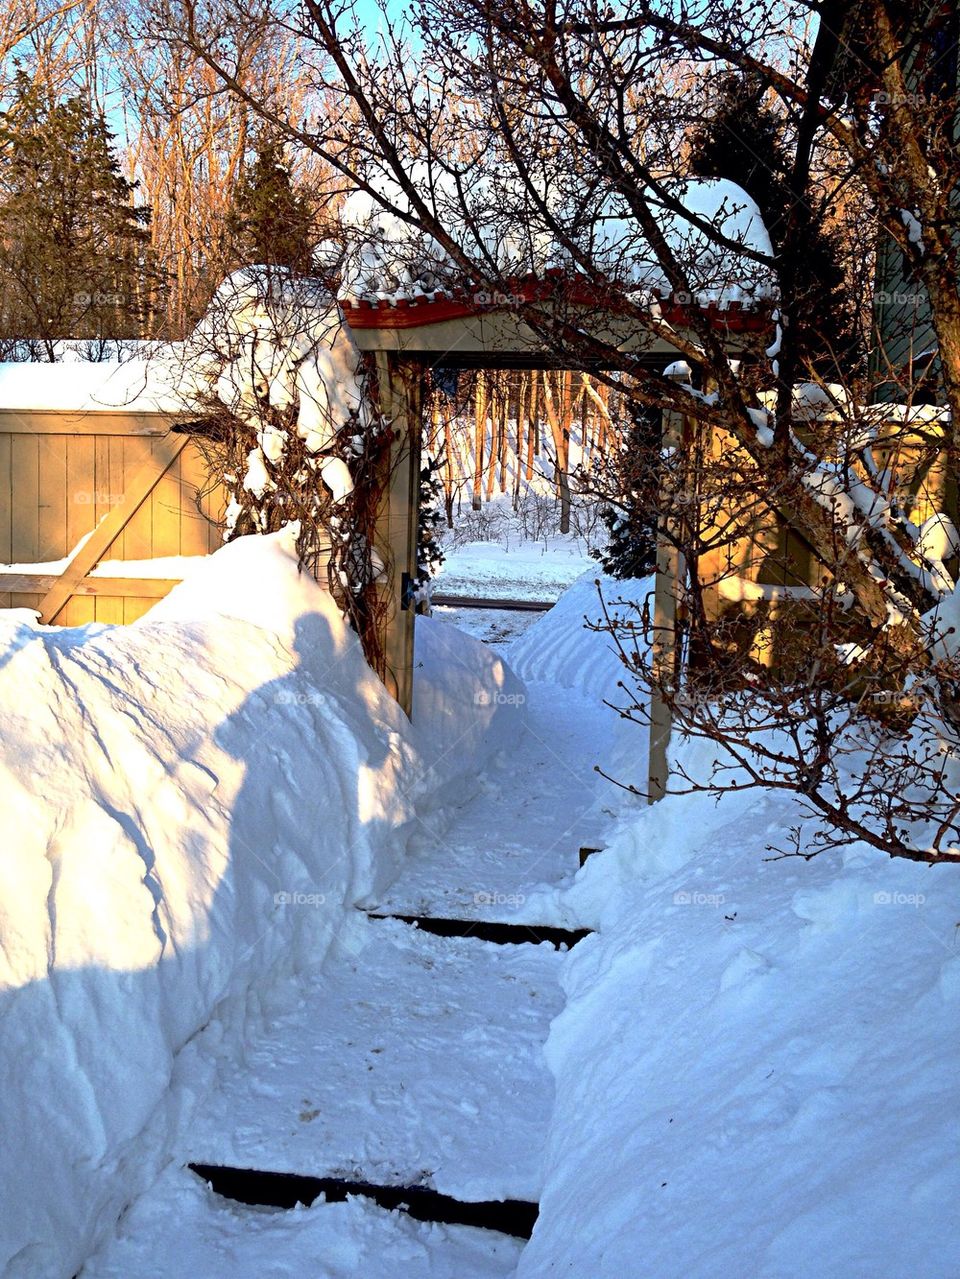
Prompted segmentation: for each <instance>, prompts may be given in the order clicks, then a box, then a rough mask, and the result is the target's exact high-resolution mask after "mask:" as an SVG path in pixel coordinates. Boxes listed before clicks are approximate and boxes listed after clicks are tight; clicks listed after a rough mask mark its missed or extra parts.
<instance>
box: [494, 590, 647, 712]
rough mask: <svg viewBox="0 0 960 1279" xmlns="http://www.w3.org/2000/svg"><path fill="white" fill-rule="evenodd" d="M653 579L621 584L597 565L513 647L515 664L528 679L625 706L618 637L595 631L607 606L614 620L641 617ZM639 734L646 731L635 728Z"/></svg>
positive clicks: (511, 655) (624, 673) (624, 675)
mask: <svg viewBox="0 0 960 1279" xmlns="http://www.w3.org/2000/svg"><path fill="white" fill-rule="evenodd" d="M652 593H653V578H652V577H645V578H642V579H639V580H629V581H623V582H618V581H617V580H616V579H615V578H612V577H607V576H605V575H604V574H603V573H600V572H599V571H598V570H597V569H596V568H594V569H590V570H588V571H587V572H586V573H584V574H583V575H582V576H581V577H579V578H578V579H577V580H576V581H575V582H574V583H573V585H572V586H571V587H570V588H569V589H568V590H566V591H564V593H563V594H562V595H561V596H560V598H559V600H558V601H557V603H556V604H555V605H554V607H553V608H552V609H551V610H550V612H549V613H547V614H545V615H544V617H543V618H542V619H541V620H540V621H539V622H537V624H536V625H535V626H531V627H529V628H528V629H527V630H526V631H525V632H524V633H523V635H521V636H520V638H519V639H518V640H516V641H515V642H514V643H513V644H511V646H510V652H509V661H510V666H511V667H512V669H513V670H515V671H516V673H517V674H518V675H519V676H520V678H521V679H523V680H536V681H539V682H549V683H551V684H559V685H560V687H561V688H569V689H576V690H577V691H579V692H581V693H584V694H586V696H588V697H592V698H596V699H597V700H598V701H611V702H614V703H615V704H620V705H622V704H623V703H624V701H625V700H626V699H625V697H624V694H623V692H622V690H620V689H619V688H618V684H619V682H620V681H621V680H624V681H625V682H627V684H628V687H630V685H629V674H628V672H627V671H626V669H625V667H624V665H623V662H622V661H621V659H620V654H619V652H618V651H617V647H616V644H615V643H614V640H613V637H612V636H610V635H608V634H606V633H603V632H597V631H595V630H592V629H591V626H592V625H596V624H597V623H600V622H602V621H603V617H604V611H603V610H604V605H605V606H606V608H607V611H608V613H609V615H610V617H611V618H613V617H621V618H625V619H627V620H632V621H638V620H639V618H640V611H639V610H641V609H642V608H643V605H644V602H645V601H646V599H647V598H648V596H649V597H651V599H652ZM631 731H632V732H634V733H635V734H636V735H637V736H643V731H642V730H641V729H640V728H638V727H636V726H634V727H633V729H632V730H631Z"/></svg>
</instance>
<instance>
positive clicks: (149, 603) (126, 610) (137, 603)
mask: <svg viewBox="0 0 960 1279" xmlns="http://www.w3.org/2000/svg"><path fill="white" fill-rule="evenodd" d="M155 602H156V601H155V600H151V599H144V598H143V597H142V596H140V597H139V598H136V599H133V598H131V599H125V600H124V601H123V621H124V624H125V625H127V626H129V625H130V623H131V622H136V621H139V619H140V618H141V617H143V615H144V613H149V612H150V610H151V608H153V606H154V604H155Z"/></svg>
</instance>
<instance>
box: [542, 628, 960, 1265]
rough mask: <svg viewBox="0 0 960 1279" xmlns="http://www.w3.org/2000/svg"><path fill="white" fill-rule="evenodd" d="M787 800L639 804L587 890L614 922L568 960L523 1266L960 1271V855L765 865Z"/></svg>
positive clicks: (596, 917) (785, 819)
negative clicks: (541, 1182) (945, 863)
mask: <svg viewBox="0 0 960 1279" xmlns="http://www.w3.org/2000/svg"><path fill="white" fill-rule="evenodd" d="M525 638H526V637H525ZM684 749H685V750H687V751H688V752H690V751H693V749H694V748H693V747H689V748H684ZM700 762H701V763H703V761H700ZM791 804H792V801H791V800H788V799H784V798H781V797H776V798H764V797H759V796H752V797H751V796H747V795H738V796H729V797H726V798H725V799H723V800H722V801H721V802H720V803H719V804H715V803H714V802H713V801H712V800H710V799H709V798H706V797H675V798H670V799H667V800H664V801H663V802H662V803H660V804H658V805H656V806H655V807H653V808H650V809H646V810H642V811H638V812H633V813H630V814H629V815H628V816H626V817H625V818H624V820H623V821H622V822H621V826H620V829H619V832H618V834H617V836H616V837H615V838H614V840H613V841H612V843H611V844H610V846H609V847H608V849H607V850H606V851H604V852H603V853H601V854H600V855H598V856H596V857H594V858H592V859H590V861H588V863H587V865H586V866H585V868H584V869H583V870H582V871H581V872H580V874H579V876H578V877H577V882H576V883H575V885H574V887H573V888H572V889H571V890H570V891H569V892H568V893H567V894H566V903H565V904H566V907H567V910H568V911H569V912H570V913H571V914H573V915H574V916H575V917H576V918H577V919H578V920H579V921H580V922H581V923H584V924H590V925H593V926H595V927H598V928H599V929H600V930H601V931H600V933H599V934H598V935H597V936H595V937H593V938H588V939H587V940H586V941H584V942H582V943H581V944H580V945H579V946H578V947H577V948H576V949H575V950H574V951H572V952H571V954H570V957H569V959H568V961H567V963H566V965H565V971H564V985H565V989H566V992H567V995H568V1004H567V1007H566V1009H565V1010H564V1012H563V1013H562V1014H561V1015H560V1017H559V1018H558V1019H557V1020H556V1021H555V1022H554V1024H553V1028H552V1031H551V1035H550V1039H549V1042H548V1046H547V1055H548V1059H549V1062H550V1066H551V1069H552V1070H553V1072H554V1074H555V1076H556V1082H557V1104H556V1110H555V1115H554V1122H553V1126H552V1132H551V1137H550V1141H549V1147H548V1156H547V1171H546V1185H545V1190H544V1193H543V1195H542V1197H541V1214H540V1219H539V1222H538V1224H537V1227H536V1230H535V1232H534V1236H533V1239H532V1241H531V1243H530V1245H529V1247H528V1248H527V1249H526V1251H525V1252H524V1254H523V1256H522V1258H521V1263H520V1268H519V1271H518V1274H519V1276H521V1279H534V1277H537V1279H539V1276H541V1275H551V1276H555V1275H591V1276H598V1277H599V1276H607V1275H609V1276H617V1277H618V1279H619V1276H624V1275H637V1276H639V1275H651V1276H656V1279H675V1277H676V1279H681V1277H683V1279H692V1277H696V1279H701V1277H702V1279H707V1277H710V1279H712V1277H713V1276H717V1275H734V1274H735V1275H738V1276H742V1279H754V1277H756V1279H801V1277H802V1279H806V1277H808V1276H809V1277H810V1279H813V1277H814V1276H816V1277H817V1279H849V1277H850V1276H851V1275H871V1276H876V1277H877V1279H899V1277H900V1276H903V1275H910V1276H911V1277H912V1279H935V1277H939V1276H943V1275H948V1274H956V1273H957V1272H958V1270H960V1224H958V1221H957V1218H956V1214H955V1213H953V1212H952V1211H951V1208H950V1205H952V1204H955V1203H956V1201H957V1196H958V1195H960V1169H958V1167H957V1161H956V1151H957V1143H958V1139H960V1119H958V1116H960V1080H958V1075H957V1071H956V1069H955V1057H956V1026H957V1019H958V1013H960V954H958V952H957V947H956V905H955V900H956V877H955V876H956V872H955V869H954V868H952V867H950V868H942V867H934V868H927V867H923V866H918V865H914V864H911V863H904V862H891V861H889V860H887V859H885V858H883V857H881V856H880V855H878V854H877V853H874V852H872V851H870V850H860V849H853V850H850V851H848V852H847V853H846V855H845V856H843V857H842V858H840V857H839V856H827V855H823V856H821V857H819V858H817V859H815V860H814V861H813V862H811V863H803V862H799V861H777V862H766V861H764V857H765V845H766V844H767V843H768V842H770V841H771V840H776V839H778V838H779V839H780V840H783V839H784V832H785V831H786V829H787V828H788V826H789V825H790V823H791V821H792V820H794V819H795V818H794V814H793V812H792V811H791Z"/></svg>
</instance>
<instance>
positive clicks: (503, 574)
mask: <svg viewBox="0 0 960 1279" xmlns="http://www.w3.org/2000/svg"><path fill="white" fill-rule="evenodd" d="M445 556H446V558H445V560H444V562H443V564H441V566H440V568H439V569H438V571H437V573H436V575H435V576H434V578H433V579H432V583H431V587H432V591H434V592H436V593H437V594H441V595H460V596H468V597H473V598H478V599H516V600H540V601H544V602H549V601H552V600H555V599H557V597H558V596H559V595H560V594H561V593H562V592H563V591H564V590H566V588H567V587H568V586H570V585H571V584H572V583H573V582H575V581H576V580H577V579H578V578H579V577H580V575H581V574H582V573H583V571H584V569H586V568H587V567H588V565H590V564H592V563H593V561H592V560H591V559H590V557H589V555H588V554H587V550H586V547H585V546H584V545H583V544H582V543H578V542H576V541H574V540H571V539H570V538H567V537H563V536H560V535H547V537H546V539H545V540H540V541H534V540H533V539H528V540H525V541H522V542H520V543H518V544H515V545H514V546H512V547H510V546H500V545H498V544H496V543H494V542H467V543H464V544H463V545H461V546H458V547H456V548H454V549H452V550H447V551H445Z"/></svg>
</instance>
